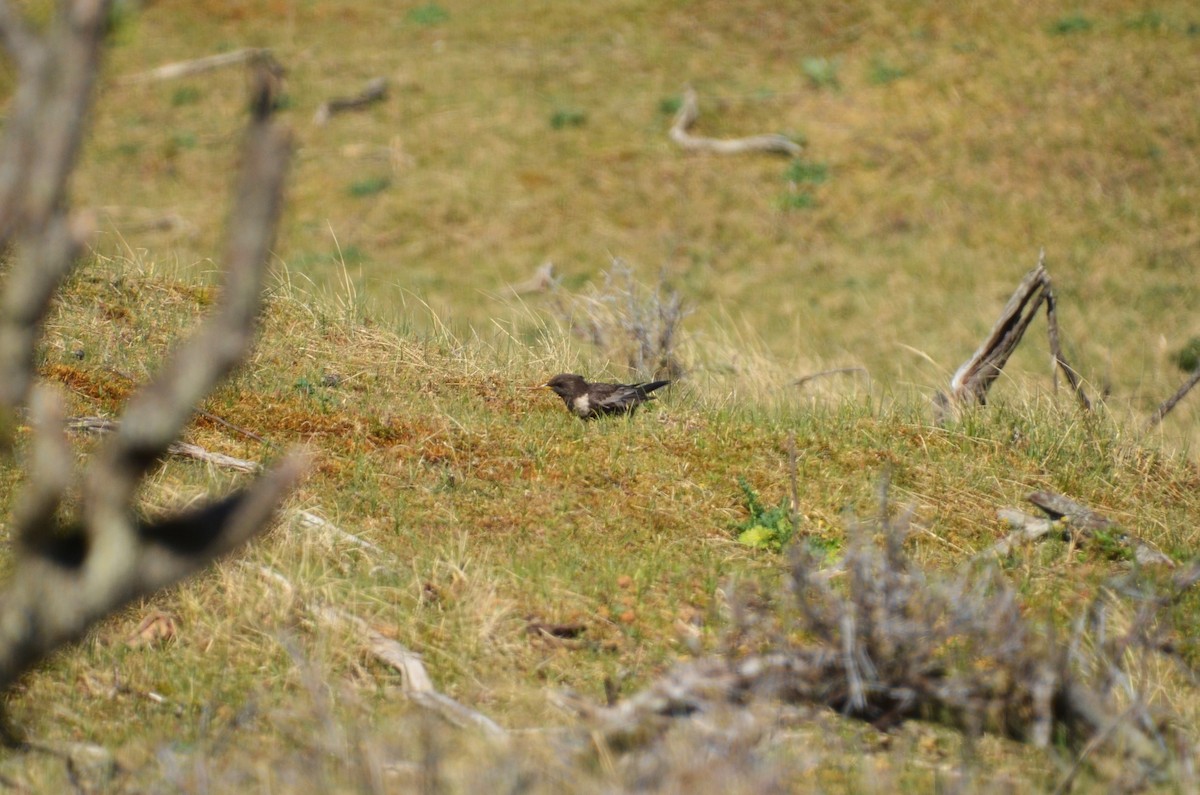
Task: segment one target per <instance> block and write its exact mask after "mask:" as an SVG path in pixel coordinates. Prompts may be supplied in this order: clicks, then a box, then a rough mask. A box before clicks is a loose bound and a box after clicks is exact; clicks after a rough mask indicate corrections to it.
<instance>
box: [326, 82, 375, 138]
mask: <svg viewBox="0 0 1200 795" xmlns="http://www.w3.org/2000/svg"><path fill="white" fill-rule="evenodd" d="M385 99H387V78H384V77H376V78H375V79H374V80H371V81H370V82H368V83H367V85H366V87H365V88H363V90H362V91H361V92H359V93H358V94H355V95H354V96H353V97H338V98H336V99H331V100H329V101H328V102H322V103H321V106H320V107H319V108H317V112H316V113H315V114H314V115H313V124H315V125H317V126H318V127H320V126H321V125H324V124H327V123H328V122H329V120H330V119H331V118H333V117H334V116H335V115H337V114H339V113H344V112H345V111H348V110H361V109H362V108H365V107H367V106H368V105H373V104H375V103H376V102H382V101H383V100H385Z"/></svg>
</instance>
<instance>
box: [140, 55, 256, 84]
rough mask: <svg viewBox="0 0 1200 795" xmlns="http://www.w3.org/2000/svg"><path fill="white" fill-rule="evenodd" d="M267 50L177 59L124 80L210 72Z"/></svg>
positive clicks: (158, 78)
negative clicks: (183, 59) (187, 59)
mask: <svg viewBox="0 0 1200 795" xmlns="http://www.w3.org/2000/svg"><path fill="white" fill-rule="evenodd" d="M266 52H268V51H267V50H263V49H258V48H252V47H247V48H245V49H241V50H234V51H233V52H222V53H218V54H217V55H207V56H205V57H203V58H193V59H192V60H189V61H176V62H175V63H169V64H164V65H163V66H159V67H157V68H156V69H151V70H150V71H148V72H139V73H138V74H136V75H129V76H128V77H125V78H123V79H122V82H124V83H148V82H150V81H152V80H175V79H177V78H180V77H191V76H192V75H198V74H201V73H203V72H210V71H212V70H213V69H221V68H223V67H226V66H237V65H239V64H244V63H248V62H250V61H253V60H254V59H255V58H258V57H260V56H261V55H263V54H264V53H266Z"/></svg>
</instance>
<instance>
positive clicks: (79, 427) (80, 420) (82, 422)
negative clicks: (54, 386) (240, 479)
mask: <svg viewBox="0 0 1200 795" xmlns="http://www.w3.org/2000/svg"><path fill="white" fill-rule="evenodd" d="M66 427H67V428H68V429H69V430H72V431H87V432H89V433H114V432H115V431H116V430H117V429H118V428H119V427H120V424H119V423H118V422H117V421H116V420H110V419H107V418H105V417H71V418H70V419H68V420H67V421H66ZM166 452H167V455H174V456H179V457H180V458H191V459H194V460H196V461H203V462H204V463H206V464H212V465H213V466H218V467H224V468H226V469H236V470H238V471H239V472H251V473H253V472H261V471H262V464H259V463H257V462H255V461H247V460H246V459H244V458H234V457H233V456H231V455H225V454H224V453H213V452H210V451H208V450H205V449H204V448H203V447H201V446H200V445H198V444H189V443H188V442H171V444H170V445H168V446H167V450H166Z"/></svg>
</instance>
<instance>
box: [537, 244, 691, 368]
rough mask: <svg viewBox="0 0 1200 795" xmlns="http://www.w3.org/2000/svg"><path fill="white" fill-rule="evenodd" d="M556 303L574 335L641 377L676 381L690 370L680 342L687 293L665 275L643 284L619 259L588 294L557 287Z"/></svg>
mask: <svg viewBox="0 0 1200 795" xmlns="http://www.w3.org/2000/svg"><path fill="white" fill-rule="evenodd" d="M553 306H554V311H555V313H556V314H557V315H558V317H559V319H560V320H562V321H563V322H564V323H565V324H566V325H567V326H568V328H570V329H571V331H572V332H573V333H575V334H576V335H577V336H579V337H581V338H582V339H584V340H586V341H587V342H589V343H590V344H592V345H593V346H595V347H596V348H597V349H598V350H599V351H600V352H601V353H602V354H603V355H604V356H605V357H607V358H608V359H610V360H612V361H613V362H616V363H618V364H621V365H623V366H625V367H628V368H629V370H630V372H631V373H633V374H634V375H636V376H638V377H642V378H670V379H674V378H678V377H680V376H681V375H683V374H684V372H685V371H686V368H685V367H684V365H683V362H682V361H681V359H680V355H679V345H680V329H681V325H682V323H683V319H684V318H685V317H687V314H688V313H687V310H686V309H685V308H684V306H683V298H682V296H680V295H679V293H678V292H676V291H675V290H673V289H670V288H669V287H668V286H667V285H666V283H665V282H664V280H663V279H661V278H660V279H659V281H658V283H657V284H655V285H654V286H653V287H649V286H647V285H645V284H642V283H641V282H639V281H638V280H637V279H636V278H635V277H634V275H633V271H632V270H631V269H630V267H629V266H628V265H627V264H625V263H624V262H622V261H621V260H619V259H617V260H614V261H613V264H612V267H611V268H609V270H607V271H605V272H604V278H603V281H602V283H601V284H600V285H599V286H598V287H597V286H593V287H592V288H591V289H590V290H589V291H588V292H586V293H583V294H576V295H570V294H566V293H564V292H563V291H562V289H561V288H559V287H555V292H554V303H553Z"/></svg>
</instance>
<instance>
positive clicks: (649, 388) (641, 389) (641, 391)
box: [637, 381, 671, 398]
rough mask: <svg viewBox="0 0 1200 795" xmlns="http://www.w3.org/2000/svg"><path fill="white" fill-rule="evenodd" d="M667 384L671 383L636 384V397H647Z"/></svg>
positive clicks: (650, 382)
mask: <svg viewBox="0 0 1200 795" xmlns="http://www.w3.org/2000/svg"><path fill="white" fill-rule="evenodd" d="M669 383H671V382H670V381H649V382H647V383H645V384H638V385H637V391H638V395H640V396H641V397H643V398H644V397H646V396H647V395H649V394H650V393H651V392H653V391H654V390H656V389H662V388H663V387H664V386H666V385H667V384H669Z"/></svg>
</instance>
